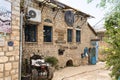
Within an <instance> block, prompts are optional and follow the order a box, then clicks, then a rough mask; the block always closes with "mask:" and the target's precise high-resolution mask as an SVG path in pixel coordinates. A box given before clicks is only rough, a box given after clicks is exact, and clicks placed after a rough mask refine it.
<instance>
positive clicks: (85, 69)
mask: <svg viewBox="0 0 120 80" xmlns="http://www.w3.org/2000/svg"><path fill="white" fill-rule="evenodd" d="M109 73H110V71H109V70H106V69H105V62H98V63H97V64H96V65H84V66H79V67H67V68H64V69H61V70H58V71H55V73H54V77H53V79H52V80H112V79H111V78H110V76H109Z"/></svg>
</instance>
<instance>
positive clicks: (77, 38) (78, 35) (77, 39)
mask: <svg viewBox="0 0 120 80" xmlns="http://www.w3.org/2000/svg"><path fill="white" fill-rule="evenodd" d="M78 31H79V33H78ZM76 42H77V43H81V30H79V29H76Z"/></svg>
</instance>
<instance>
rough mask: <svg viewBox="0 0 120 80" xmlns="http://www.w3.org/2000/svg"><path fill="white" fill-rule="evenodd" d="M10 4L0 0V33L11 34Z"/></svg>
mask: <svg viewBox="0 0 120 80" xmlns="http://www.w3.org/2000/svg"><path fill="white" fill-rule="evenodd" d="M11 13H12V12H11V3H10V2H8V1H5V0H0V32H4V33H10V32H11Z"/></svg>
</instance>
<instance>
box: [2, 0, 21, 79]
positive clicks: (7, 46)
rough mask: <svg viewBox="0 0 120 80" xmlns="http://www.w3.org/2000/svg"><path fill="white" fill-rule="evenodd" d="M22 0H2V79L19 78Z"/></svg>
mask: <svg viewBox="0 0 120 80" xmlns="http://www.w3.org/2000/svg"><path fill="white" fill-rule="evenodd" d="M19 30H20V0H0V80H18V79H19V40H20V36H19Z"/></svg>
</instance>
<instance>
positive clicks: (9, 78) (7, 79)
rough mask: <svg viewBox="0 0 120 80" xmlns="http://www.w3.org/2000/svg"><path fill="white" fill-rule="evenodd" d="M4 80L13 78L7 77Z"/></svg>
mask: <svg viewBox="0 0 120 80" xmlns="http://www.w3.org/2000/svg"><path fill="white" fill-rule="evenodd" d="M4 80H12V79H11V76H8V77H5V79H4Z"/></svg>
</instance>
